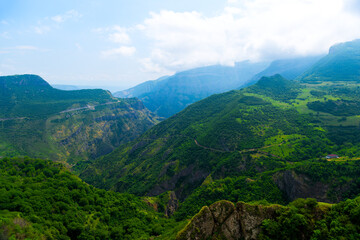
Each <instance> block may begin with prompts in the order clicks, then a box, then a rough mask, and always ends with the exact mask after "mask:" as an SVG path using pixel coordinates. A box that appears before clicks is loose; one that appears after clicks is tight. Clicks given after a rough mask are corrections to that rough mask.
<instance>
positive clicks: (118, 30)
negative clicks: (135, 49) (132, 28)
mask: <svg viewBox="0 0 360 240" xmlns="http://www.w3.org/2000/svg"><path fill="white" fill-rule="evenodd" d="M128 31H129V30H128V29H127V28H123V27H120V26H117V25H115V26H111V27H106V28H96V29H93V32H95V33H98V34H100V35H103V36H105V38H106V39H107V40H108V41H110V42H113V43H120V44H129V43H130V42H131V39H130V36H129V34H128Z"/></svg>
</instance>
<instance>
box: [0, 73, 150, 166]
mask: <svg viewBox="0 0 360 240" xmlns="http://www.w3.org/2000/svg"><path fill="white" fill-rule="evenodd" d="M0 96H1V97H0V106H1V107H0V156H19V155H27V156H32V157H41V158H51V159H53V160H61V161H67V162H69V163H71V164H72V163H75V162H77V161H80V160H87V159H94V158H96V157H99V156H101V155H104V154H107V153H109V152H111V151H112V150H113V149H114V148H116V147H117V146H119V145H120V144H122V143H125V142H128V141H130V140H132V139H134V138H135V137H137V136H139V135H140V134H141V133H143V132H144V131H146V130H147V129H148V128H150V127H151V126H153V125H154V124H155V123H156V122H157V119H156V117H155V116H154V115H152V114H151V113H150V112H149V111H148V110H147V109H146V108H145V107H144V106H143V105H142V103H141V102H140V101H139V100H136V99H126V100H122V99H117V98H114V97H112V95H111V94H110V93H109V92H108V91H104V90H100V89H93V90H75V91H62V90H58V89H54V88H52V87H51V86H50V85H49V84H48V83H47V82H46V81H44V80H43V79H42V78H40V77H39V76H35V75H15V76H6V77H0Z"/></svg>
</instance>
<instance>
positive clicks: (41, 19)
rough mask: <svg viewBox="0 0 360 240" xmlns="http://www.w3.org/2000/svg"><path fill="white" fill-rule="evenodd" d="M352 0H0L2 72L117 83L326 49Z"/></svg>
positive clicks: (350, 36)
mask: <svg viewBox="0 0 360 240" xmlns="http://www.w3.org/2000/svg"><path fill="white" fill-rule="evenodd" d="M359 26H360V1H358V0H182V1H179V0H177V1H175V0H131V1H130V0H51V1H49V0H0V75H13V74H25V73H28V74H37V75H40V76H41V77H43V78H44V79H45V80H46V81H48V82H49V83H50V84H67V85H83V86H101V87H107V88H108V89H110V90H112V91H115V90H122V89H126V88H129V87H132V86H135V85H137V84H139V83H141V82H144V81H147V80H153V79H156V78H159V77H161V76H164V75H171V74H174V73H175V72H179V71H183V70H187V69H191V68H195V67H201V66H208V65H214V64H222V65H230V66H231V65H233V64H234V63H235V62H238V61H244V60H250V61H253V62H259V61H272V60H276V59H284V58H294V57H299V56H309V55H318V54H324V53H327V52H328V49H329V47H330V46H331V45H333V44H336V43H339V42H345V41H351V40H354V39H357V38H360V27H359Z"/></svg>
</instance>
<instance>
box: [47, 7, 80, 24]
mask: <svg viewBox="0 0 360 240" xmlns="http://www.w3.org/2000/svg"><path fill="white" fill-rule="evenodd" d="M81 17H82V15H81V14H80V13H79V12H78V11H76V10H74V9H72V10H69V11H67V12H66V13H64V14H59V15H56V16H53V17H51V20H53V21H54V22H57V23H62V22H65V21H67V20H69V19H79V18H81Z"/></svg>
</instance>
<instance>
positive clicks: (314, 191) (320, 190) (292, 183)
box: [274, 170, 332, 202]
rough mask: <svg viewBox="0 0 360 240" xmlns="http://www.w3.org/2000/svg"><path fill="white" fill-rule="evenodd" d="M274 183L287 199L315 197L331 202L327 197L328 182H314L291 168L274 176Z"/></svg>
mask: <svg viewBox="0 0 360 240" xmlns="http://www.w3.org/2000/svg"><path fill="white" fill-rule="evenodd" d="M274 180H275V183H276V185H277V186H278V187H279V189H280V190H281V191H283V192H284V193H285V194H286V196H287V197H288V199H289V201H294V200H295V199H298V198H315V199H316V200H318V201H321V202H332V201H331V200H330V199H329V198H328V197H327V192H328V191H329V188H330V187H329V184H326V183H322V182H315V181H313V180H311V179H310V178H309V177H308V176H306V175H304V174H297V173H295V172H294V171H292V170H286V171H284V172H280V173H278V174H276V175H275V176H274Z"/></svg>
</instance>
